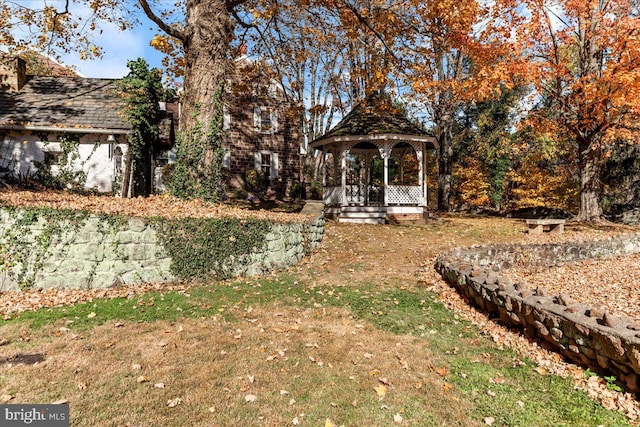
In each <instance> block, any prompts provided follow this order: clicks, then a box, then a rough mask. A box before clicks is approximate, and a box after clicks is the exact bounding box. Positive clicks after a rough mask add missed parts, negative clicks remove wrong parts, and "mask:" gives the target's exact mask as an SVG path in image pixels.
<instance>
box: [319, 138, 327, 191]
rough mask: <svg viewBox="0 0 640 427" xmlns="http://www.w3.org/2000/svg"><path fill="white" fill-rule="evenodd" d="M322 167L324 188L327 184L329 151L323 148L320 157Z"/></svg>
mask: <svg viewBox="0 0 640 427" xmlns="http://www.w3.org/2000/svg"><path fill="white" fill-rule="evenodd" d="M320 167H321V168H322V188H325V187H326V186H327V152H326V151H325V150H324V147H323V150H322V158H321V159H320Z"/></svg>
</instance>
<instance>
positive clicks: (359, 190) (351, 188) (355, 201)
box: [322, 184, 423, 206]
mask: <svg viewBox="0 0 640 427" xmlns="http://www.w3.org/2000/svg"><path fill="white" fill-rule="evenodd" d="M344 190H345V193H344V195H345V199H346V202H347V204H350V205H365V204H382V203H384V187H380V186H377V185H369V186H368V188H367V187H366V186H364V185H357V184H353V185H347V186H346V187H345V189H344ZM322 191H323V192H322V200H323V201H324V204H325V205H326V206H336V205H342V203H343V197H342V196H343V190H342V187H340V186H328V187H324V188H323V190H322ZM387 203H388V204H390V205H421V204H422V203H423V198H422V188H421V187H420V186H417V185H416V186H414V185H390V186H388V187H387Z"/></svg>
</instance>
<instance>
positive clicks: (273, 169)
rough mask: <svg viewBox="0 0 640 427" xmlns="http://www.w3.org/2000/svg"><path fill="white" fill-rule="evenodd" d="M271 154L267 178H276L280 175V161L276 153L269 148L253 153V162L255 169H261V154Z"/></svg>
mask: <svg viewBox="0 0 640 427" xmlns="http://www.w3.org/2000/svg"><path fill="white" fill-rule="evenodd" d="M263 154H264V155H269V156H271V164H270V165H269V178H270V179H277V178H278V176H280V162H279V160H278V153H275V152H273V151H269V150H262V151H256V152H255V153H254V163H255V169H256V170H262V166H263V165H262V155H263Z"/></svg>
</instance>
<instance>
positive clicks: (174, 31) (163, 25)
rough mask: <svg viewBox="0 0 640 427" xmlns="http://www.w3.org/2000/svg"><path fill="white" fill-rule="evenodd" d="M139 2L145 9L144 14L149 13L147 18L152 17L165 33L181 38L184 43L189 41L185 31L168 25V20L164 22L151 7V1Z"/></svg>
mask: <svg viewBox="0 0 640 427" xmlns="http://www.w3.org/2000/svg"><path fill="white" fill-rule="evenodd" d="M138 2H139V3H140V7H142V10H143V11H144V14H145V15H147V18H149V19H151V20H152V21H153V22H155V23H156V25H157V26H158V27H159V28H160V29H161V30H162V31H164V32H165V33H167V34H168V35H170V36H171V37H174V38H176V39H178V40H180V41H181V42H182V43H185V42H186V41H187V35H186V34H185V33H183V32H182V31H180V30H178V29H176V28H173V27H172V26H170V25H168V24H167V23H166V22H164V21H163V20H162V19H161V18H160V17H159V16H158V15H156V14H155V13H154V12H153V10H151V7H150V6H149V2H147V0H138Z"/></svg>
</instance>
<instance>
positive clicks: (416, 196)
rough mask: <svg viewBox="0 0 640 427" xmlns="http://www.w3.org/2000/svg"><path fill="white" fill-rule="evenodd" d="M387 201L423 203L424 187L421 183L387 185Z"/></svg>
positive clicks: (399, 203)
mask: <svg viewBox="0 0 640 427" xmlns="http://www.w3.org/2000/svg"><path fill="white" fill-rule="evenodd" d="M387 203H388V204H390V205H420V204H422V188H421V187H420V186H419V185H390V186H388V187H387Z"/></svg>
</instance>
